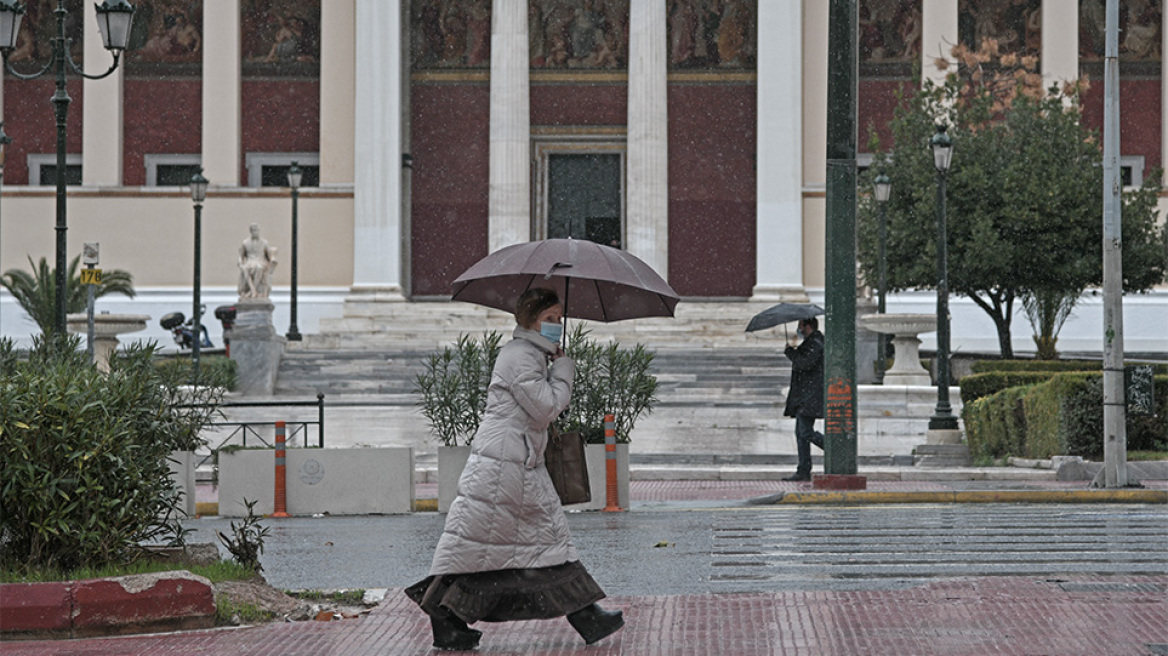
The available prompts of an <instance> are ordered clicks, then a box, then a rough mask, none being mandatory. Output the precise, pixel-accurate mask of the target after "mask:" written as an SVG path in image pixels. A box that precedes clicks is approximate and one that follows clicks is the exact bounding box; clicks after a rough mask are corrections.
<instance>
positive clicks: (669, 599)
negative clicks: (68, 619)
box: [0, 577, 1168, 656]
mask: <svg viewBox="0 0 1168 656" xmlns="http://www.w3.org/2000/svg"><path fill="white" fill-rule="evenodd" d="M608 606H610V607H612V608H621V609H623V610H624V612H625V617H626V620H627V626H626V627H625V628H624V629H623V630H622V631H620V632H619V633H617V634H616V635H615V636H613V637H611V638H609V639H607V640H605V641H603V642H601V643H600V644H598V645H595V646H593V647H586V646H585V645H584V643H583V641H582V640H581V639H580V638H579V637H578V636H577V635H576V634H575V633H574V632H573V631H572V629H571V628H570V627H569V626H568V623H567V622H565V621H563V620H549V621H531V622H517V623H509V624H501V625H492V624H486V625H482V624H480V625H478V626H479V628H481V629H482V630H483V632H484V636H483V640H482V644H481V645H480V647H479V649H478V651H477V653H480V654H532V655H545V654H576V653H580V654H592V655H594V656H601V655H604V654H630V655H633V654H635V655H637V656H641V655H661V656H673V655H676V654H693V655H705V654H710V655H718V656H754V655H756V654H758V655H764V654H765V655H767V656H772V655H783V656H787V655H803V654H806V655H835V654H839V655H841V656H842V655H848V656H852V655H857V654H864V655H869V656H878V655H882V654H890V655H891V654H895V655H897V656H911V655H913V654H922V655H923V654H929V655H937V656H949V655H959V654H960V655H969V656H982V655H984V654H1018V655H1023V654H1026V655H1032V654H1051V655H1059V656H1076V655H1079V654H1082V655H1084V656H1087V655H1089V656H1099V655H1117V656H1119V655H1131V656H1137V655H1140V656H1143V655H1148V654H1153V655H1154V654H1165V653H1168V577H1154V578H1149V577H1110V578H1099V577H1086V578H1077V579H1075V580H1071V581H1061V580H1059V581H1055V580H1038V579H1032V578H1027V577H1010V578H994V579H974V580H953V581H937V582H934V583H931V584H929V585H925V586H921V587H916V588H911V589H907V590H884V591H851V592H782V593H748V594H733V595H717V594H701V595H678V596H638V597H614V598H611V599H610V600H609V601H608ZM0 653H3V654H10V655H12V656H18V655H19V656H66V655H72V656H80V655H82V654H83V655H84V656H106V655H110V656H112V655H115V654H116V655H123V654H152V655H153V654H200V655H204V656H206V655H208V654H224V655H226V654H232V655H235V654H257V655H258V654H265V655H266V654H279V655H282V656H298V655H304V656H323V655H326V654H337V655H344V656H362V655H365V654H394V655H408V654H430V653H434V651H433V650H432V649H431V648H430V631H429V625H428V623H427V621H426V618H425V616H424V615H423V614H422V613H421V612H420V611H419V610H418V608H417V607H416V606H415V605H414V604H413V603H412V602H410V601H409V600H407V599H406V598H405V596H404V595H403V594H402V593H401V591H400V590H396V589H395V590H391V591H390V594H389V596H388V598H387V599H386V601H385V602H384V603H383V604H382V605H381V606H379V607H378V608H377V609H376V610H375V611H374V612H372V613H371V614H369V615H368V616H366V617H364V618H361V619H357V620H343V621H338V622H328V623H324V622H302V623H291V624H286V623H285V624H269V625H264V626H259V627H250V628H240V629H229V630H214V631H199V632H191V633H185V634H169V635H158V636H136V637H125V638H101V639H87V640H73V641H58V642H41V643H32V642H25V643H0Z"/></svg>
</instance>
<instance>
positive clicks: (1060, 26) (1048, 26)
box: [1041, 0, 1079, 87]
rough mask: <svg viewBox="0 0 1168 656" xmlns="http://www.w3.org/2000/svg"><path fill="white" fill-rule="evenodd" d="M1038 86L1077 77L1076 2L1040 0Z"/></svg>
mask: <svg viewBox="0 0 1168 656" xmlns="http://www.w3.org/2000/svg"><path fill="white" fill-rule="evenodd" d="M1041 66H1042V84H1043V86H1044V87H1049V86H1050V85H1051V84H1053V83H1055V82H1058V83H1062V82H1066V81H1068V80H1076V79H1078V78H1079V0H1043V1H1042V65H1041Z"/></svg>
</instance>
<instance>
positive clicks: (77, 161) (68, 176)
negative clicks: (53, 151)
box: [28, 153, 81, 187]
mask: <svg viewBox="0 0 1168 656" xmlns="http://www.w3.org/2000/svg"><path fill="white" fill-rule="evenodd" d="M28 184H29V185H30V186H34V187H35V186H38V185H39V186H46V187H51V186H55V185H56V184H57V156H56V155H46V154H38V155H29V156H28ZM65 184H67V185H74V186H76V185H80V184H81V155H80V154H78V153H70V154H68V155H66V156H65Z"/></svg>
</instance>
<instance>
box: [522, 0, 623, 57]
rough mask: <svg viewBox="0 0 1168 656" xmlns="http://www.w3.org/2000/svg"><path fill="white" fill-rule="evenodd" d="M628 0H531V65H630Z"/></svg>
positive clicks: (528, 31)
mask: <svg viewBox="0 0 1168 656" xmlns="http://www.w3.org/2000/svg"><path fill="white" fill-rule="evenodd" d="M628 32H629V2H628V0H529V1H528V3H527V39H528V50H529V54H530V56H531V67H532V68H550V69H556V68H582V69H590V68H591V69H623V68H627V67H628V43H629V38H628Z"/></svg>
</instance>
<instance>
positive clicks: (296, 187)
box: [285, 162, 304, 342]
mask: <svg viewBox="0 0 1168 656" xmlns="http://www.w3.org/2000/svg"><path fill="white" fill-rule="evenodd" d="M303 177H304V171H302V170H301V169H300V166H298V165H297V163H296V162H292V166H291V167H290V168H289V169H288V186H289V187H291V188H292V322H291V324H290V325H289V326H288V333H287V334H286V335H285V337H287V338H288V340H289V341H293V342H299V341H300V340H302V339H304V338H303V337H302V336H301V335H300V328H298V327H297V326H296V252H297V250H298V248H297V241H296V228H297V226H296V222H297V219H296V206H297V205H298V204H299V201H300V181H301V180H302V179H303Z"/></svg>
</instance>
